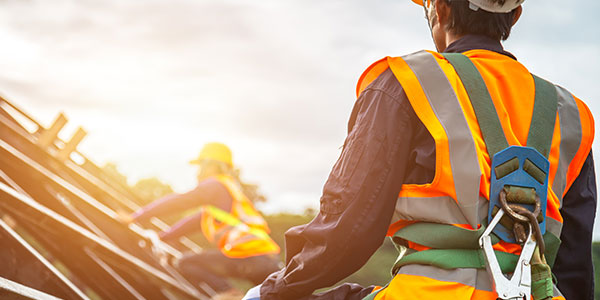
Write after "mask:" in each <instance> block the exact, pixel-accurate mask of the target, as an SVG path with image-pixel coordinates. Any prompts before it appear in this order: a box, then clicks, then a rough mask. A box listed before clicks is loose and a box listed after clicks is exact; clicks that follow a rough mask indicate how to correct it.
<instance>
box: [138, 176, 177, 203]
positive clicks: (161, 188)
mask: <svg viewBox="0 0 600 300" xmlns="http://www.w3.org/2000/svg"><path fill="white" fill-rule="evenodd" d="M133 190H134V192H135V193H136V194H137V195H138V196H139V197H140V198H141V199H142V201H144V203H142V204H143V205H146V204H148V203H150V202H152V201H154V200H156V199H158V198H160V197H163V196H166V195H169V194H172V193H173V189H172V188H171V186H170V185H168V184H166V183H163V182H162V181H160V180H159V179H158V178H156V177H152V178H145V179H141V180H140V181H138V182H137V183H136V184H135V185H133Z"/></svg>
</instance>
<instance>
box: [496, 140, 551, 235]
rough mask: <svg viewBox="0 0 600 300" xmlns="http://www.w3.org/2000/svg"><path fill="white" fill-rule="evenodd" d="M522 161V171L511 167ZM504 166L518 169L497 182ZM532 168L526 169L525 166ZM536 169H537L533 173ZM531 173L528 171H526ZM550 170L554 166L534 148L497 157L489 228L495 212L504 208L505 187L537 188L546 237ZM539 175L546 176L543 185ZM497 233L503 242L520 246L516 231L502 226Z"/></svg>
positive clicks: (530, 207)
mask: <svg viewBox="0 0 600 300" xmlns="http://www.w3.org/2000/svg"><path fill="white" fill-rule="evenodd" d="M514 159H516V160H518V162H519V163H518V167H517V166H516V165H515V164H514V161H513V164H510V162H511V161H512V160H514ZM503 164H507V165H515V167H513V168H510V169H509V172H507V173H506V174H504V176H502V177H501V178H497V177H496V176H497V172H496V170H497V167H498V166H501V165H503ZM526 165H527V166H528V167H527V168H524V166H526ZM532 165H533V166H534V167H537V168H538V169H537V170H536V169H535V168H534V169H532ZM526 169H527V170H526ZM549 170H550V162H549V161H548V159H546V157H544V156H543V155H542V154H540V153H539V152H538V151H537V150H535V149H534V148H531V147H521V146H510V147H508V148H506V149H504V150H502V151H500V152H498V153H496V155H494V157H493V159H492V172H491V184H490V207H489V210H488V224H489V222H491V221H492V219H493V217H494V216H493V211H494V207H496V206H497V207H498V208H501V205H500V200H499V198H500V192H501V191H502V189H503V188H504V186H518V187H524V188H533V189H535V192H536V194H537V195H538V196H539V199H543V200H542V201H540V205H541V211H540V214H541V215H542V216H543V217H544V220H543V221H542V222H541V223H540V230H541V233H542V234H544V233H546V207H547V205H548V203H547V201H545V200H546V199H547V194H548V173H549ZM536 171H537V174H540V173H539V171H541V172H543V174H544V177H543V178H544V180H543V182H540V181H538V179H540V178H539V175H538V176H537V177H538V179H536V178H535V177H534V176H535V175H536V174H535V173H534V172H536ZM520 205H521V206H523V207H525V208H527V209H528V210H530V211H531V212H533V211H534V209H535V206H534V205H522V204H520ZM493 232H494V233H495V234H496V235H497V236H498V237H499V238H500V239H502V240H503V241H505V242H509V243H516V240H515V238H514V235H513V232H512V230H510V229H508V228H506V227H504V226H502V225H501V224H498V225H497V226H496V227H495V228H494V230H493Z"/></svg>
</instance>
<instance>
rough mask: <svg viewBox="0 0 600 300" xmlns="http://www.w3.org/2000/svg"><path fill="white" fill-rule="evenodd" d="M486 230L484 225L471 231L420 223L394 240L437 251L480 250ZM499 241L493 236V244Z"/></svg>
mask: <svg viewBox="0 0 600 300" xmlns="http://www.w3.org/2000/svg"><path fill="white" fill-rule="evenodd" d="M485 228H486V226H484V225H483V224H482V226H481V227H480V228H479V229H478V230H469V229H464V228H460V227H456V226H452V225H445V224H438V223H426V222H419V223H415V224H412V225H409V226H406V227H404V228H401V229H399V230H398V231H396V233H395V234H394V238H401V239H404V240H407V241H411V242H414V243H417V244H419V245H423V246H425V247H429V248H435V249H479V248H480V246H479V237H481V235H482V234H483V232H484V231H485ZM392 239H393V238H392ZM498 241H499V239H498V237H496V236H495V235H492V244H496V243H497V242H498Z"/></svg>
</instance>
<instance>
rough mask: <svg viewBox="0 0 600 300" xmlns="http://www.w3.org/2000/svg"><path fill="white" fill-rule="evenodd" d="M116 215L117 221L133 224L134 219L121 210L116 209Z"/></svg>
mask: <svg viewBox="0 0 600 300" xmlns="http://www.w3.org/2000/svg"><path fill="white" fill-rule="evenodd" d="M116 213H117V220H118V221H119V222H121V223H123V224H131V223H133V221H134V219H133V217H132V216H131V214H130V213H128V212H126V211H124V210H122V209H117V211H116Z"/></svg>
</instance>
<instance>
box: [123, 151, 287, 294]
mask: <svg viewBox="0 0 600 300" xmlns="http://www.w3.org/2000/svg"><path fill="white" fill-rule="evenodd" d="M190 163H192V164H195V165H198V185H197V186H196V188H194V189H193V190H191V191H189V192H187V193H184V194H175V195H170V196H166V197H164V198H161V199H159V200H156V201H154V202H153V203H151V204H149V205H147V206H146V207H144V208H142V209H140V210H139V211H137V212H135V213H134V214H133V215H132V216H131V217H132V219H133V220H134V221H137V222H143V221H146V220H148V219H150V218H151V217H155V216H161V215H162V216H164V215H169V214H175V213H182V212H185V211H186V210H190V209H194V208H196V209H197V208H199V207H200V212H198V213H196V214H193V215H191V216H189V217H187V218H184V219H183V220H181V221H179V222H178V223H176V224H175V225H173V226H172V227H171V228H170V229H169V230H168V231H166V232H163V233H161V234H160V237H161V239H162V240H164V241H169V240H173V239H176V238H178V237H180V236H182V235H185V234H189V233H191V232H193V231H197V230H199V229H201V230H202V233H203V234H204V236H205V237H206V239H207V240H208V241H209V242H211V243H213V244H214V245H215V246H216V247H217V248H218V249H205V250H203V251H202V252H201V253H198V254H196V253H188V254H185V255H184V257H183V258H182V259H180V260H179V261H178V262H177V263H176V264H177V267H178V268H179V269H180V271H181V273H182V274H183V275H184V276H185V277H186V278H188V279H189V280H190V281H192V282H193V283H196V284H197V283H200V282H206V283H207V284H208V285H210V286H211V287H212V288H213V289H214V290H215V291H216V292H219V293H220V292H226V291H228V290H230V289H231V288H232V287H231V285H230V284H229V283H228V281H227V277H235V278H241V279H246V280H249V281H251V282H252V283H254V284H258V283H260V282H262V281H263V280H264V279H265V278H266V276H267V275H269V274H271V273H272V272H274V271H276V270H278V269H279V264H280V262H279V259H278V257H277V254H278V253H279V251H280V249H279V246H278V245H277V244H276V243H275V242H274V241H273V240H272V239H271V238H270V237H269V235H268V233H269V227H268V226H267V223H266V221H265V220H264V219H263V218H262V216H261V215H260V213H259V212H258V211H257V210H256V209H255V208H254V206H253V204H252V201H251V200H250V199H249V198H248V196H247V195H246V194H245V193H244V188H243V186H242V184H241V182H240V181H239V179H237V175H236V174H235V170H234V169H233V162H232V155H231V150H230V149H229V148H228V147H227V146H226V145H224V144H221V143H208V144H206V145H205V146H204V147H203V149H202V150H201V152H200V154H199V156H198V158H197V159H195V160H193V161H191V162H190Z"/></svg>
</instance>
